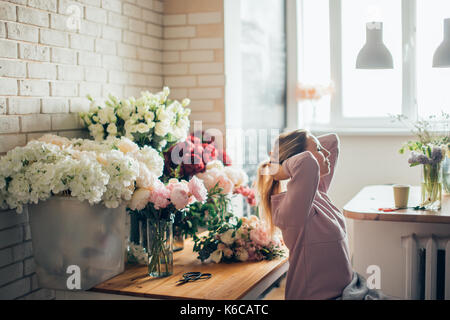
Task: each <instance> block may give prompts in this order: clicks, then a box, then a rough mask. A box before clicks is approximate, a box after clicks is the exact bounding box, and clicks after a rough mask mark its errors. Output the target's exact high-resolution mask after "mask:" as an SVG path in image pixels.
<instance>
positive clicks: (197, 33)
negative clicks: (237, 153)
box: [163, 0, 226, 134]
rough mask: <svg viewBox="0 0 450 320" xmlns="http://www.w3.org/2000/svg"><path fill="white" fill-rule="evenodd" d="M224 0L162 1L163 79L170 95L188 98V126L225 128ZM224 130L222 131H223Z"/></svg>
mask: <svg viewBox="0 0 450 320" xmlns="http://www.w3.org/2000/svg"><path fill="white" fill-rule="evenodd" d="M223 1H226V0H195V1H191V2H190V3H189V5H188V4H186V2H185V1H183V0H166V1H165V2H164V16H163V19H164V20H163V26H164V32H163V33H164V34H163V35H164V40H163V41H164V44H163V48H164V56H163V74H164V83H165V85H168V86H170V87H171V88H172V91H171V92H172V95H174V96H179V97H180V98H181V97H183V96H187V97H189V98H190V99H191V105H190V107H191V109H192V113H191V117H190V119H191V127H192V126H193V121H195V120H201V121H202V128H203V129H204V130H206V129H209V128H216V129H219V130H222V132H223V131H224V129H225V127H224V119H225V104H224V92H225V91H224V87H225V76H224V73H225V70H224V50H223V49H224V25H223V23H224V20H223ZM223 133H224V134H225V132H223Z"/></svg>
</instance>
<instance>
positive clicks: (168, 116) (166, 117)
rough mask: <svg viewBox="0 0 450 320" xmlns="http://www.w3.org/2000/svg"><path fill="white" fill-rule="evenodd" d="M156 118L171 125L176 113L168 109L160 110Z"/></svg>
mask: <svg viewBox="0 0 450 320" xmlns="http://www.w3.org/2000/svg"><path fill="white" fill-rule="evenodd" d="M156 117H157V119H158V120H159V121H167V122H169V123H170V121H172V120H173V119H174V118H175V113H173V112H172V111H171V110H169V109H167V110H165V109H163V108H161V109H158V111H157V112H156Z"/></svg>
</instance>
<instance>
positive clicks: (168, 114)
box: [80, 87, 191, 151]
mask: <svg viewBox="0 0 450 320" xmlns="http://www.w3.org/2000/svg"><path fill="white" fill-rule="evenodd" d="M169 93H170V90H169V88H167V87H164V89H163V91H161V92H158V93H156V94H153V93H151V92H149V91H145V92H142V93H141V97H140V98H138V99H136V98H134V97H130V98H128V99H123V100H121V99H119V98H117V97H115V96H113V95H109V99H108V100H107V101H105V105H104V106H100V105H98V104H97V103H96V102H95V101H94V100H93V99H92V98H91V97H90V96H88V99H89V100H90V101H91V107H90V110H89V112H82V113H80V118H81V122H82V123H83V124H84V125H85V126H86V127H87V128H88V129H89V132H90V134H91V136H92V137H93V138H94V139H95V140H96V141H101V140H103V139H105V138H107V137H122V136H124V137H126V138H128V139H130V140H131V141H134V142H136V143H137V144H138V145H139V146H141V147H142V146H145V145H147V146H151V147H153V148H154V149H156V150H158V151H162V150H165V149H168V148H170V147H171V146H172V145H174V144H176V143H178V142H180V141H184V140H186V138H187V135H188V131H189V115H190V113H191V110H190V109H188V108H186V107H187V106H188V105H189V103H190V100H189V99H184V100H183V101H182V102H181V103H180V102H178V101H176V100H170V99H168V96H169Z"/></svg>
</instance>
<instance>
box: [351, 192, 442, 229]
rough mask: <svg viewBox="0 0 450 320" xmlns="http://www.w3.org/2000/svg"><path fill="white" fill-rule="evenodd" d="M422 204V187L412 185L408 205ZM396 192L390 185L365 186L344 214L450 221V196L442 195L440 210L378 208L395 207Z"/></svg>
mask: <svg viewBox="0 0 450 320" xmlns="http://www.w3.org/2000/svg"><path fill="white" fill-rule="evenodd" d="M419 204H420V187H417V186H414V187H411V189H410V193H409V201H408V207H414V206H417V205H419ZM393 207H394V194H393V190H392V186H390V185H375V186H367V187H365V188H363V189H362V190H361V191H360V192H359V193H358V194H357V195H356V196H355V197H354V198H353V199H352V200H351V201H350V202H348V203H347V204H346V205H345V206H344V215H345V216H346V217H347V218H350V219H356V220H379V221H398V222H426V223H450V196H449V195H443V196H442V208H441V210H439V211H424V210H414V209H412V208H408V209H402V210H397V211H393V212H382V211H379V210H378V208H393Z"/></svg>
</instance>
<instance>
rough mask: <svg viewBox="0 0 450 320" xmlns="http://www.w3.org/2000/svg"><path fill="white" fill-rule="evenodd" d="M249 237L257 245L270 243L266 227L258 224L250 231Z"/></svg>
mask: <svg viewBox="0 0 450 320" xmlns="http://www.w3.org/2000/svg"><path fill="white" fill-rule="evenodd" d="M250 239H251V240H252V241H253V242H255V243H256V244H258V245H261V246H264V247H265V246H267V245H269V243H270V240H271V237H270V234H269V232H268V231H267V229H266V228H265V227H263V226H259V227H258V228H256V229H252V230H251V231H250Z"/></svg>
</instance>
